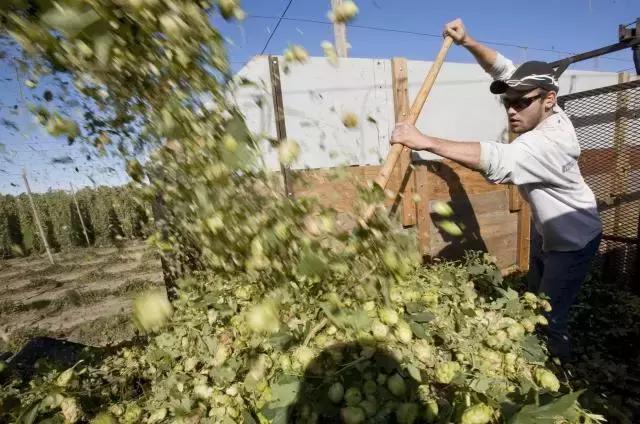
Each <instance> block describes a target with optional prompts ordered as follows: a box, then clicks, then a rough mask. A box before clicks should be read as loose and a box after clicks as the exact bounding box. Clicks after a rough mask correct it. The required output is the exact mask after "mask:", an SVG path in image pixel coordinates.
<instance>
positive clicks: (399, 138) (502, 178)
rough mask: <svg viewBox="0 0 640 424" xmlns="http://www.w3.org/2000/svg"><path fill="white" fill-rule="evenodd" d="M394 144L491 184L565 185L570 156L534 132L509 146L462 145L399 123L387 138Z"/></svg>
mask: <svg viewBox="0 0 640 424" xmlns="http://www.w3.org/2000/svg"><path fill="white" fill-rule="evenodd" d="M396 143H400V144H402V145H404V146H407V147H409V148H410V149H413V150H425V151H428V152H431V153H435V154H437V155H439V156H442V157H444V158H447V159H450V160H453V161H455V162H458V163H460V164H462V165H464V166H466V167H467V168H471V169H475V170H478V171H481V172H482V173H483V174H484V175H485V177H486V178H487V179H488V180H489V181H491V182H493V183H498V184H506V183H512V184H516V185H522V184H534V183H546V184H553V185H555V186H558V187H565V186H566V185H567V179H566V177H565V176H564V171H563V167H564V166H566V164H567V162H568V161H570V160H571V157H570V156H568V155H567V153H566V152H564V151H563V150H562V149H560V148H559V147H558V143H555V142H553V141H552V140H549V139H548V137H545V136H543V135H540V134H536V133H535V132H529V133H527V134H524V135H521V136H520V137H518V139H517V140H516V141H514V142H513V143H511V144H502V143H493V142H473V141H470V142H464V141H451V140H444V139H441V138H437V137H430V136H427V135H424V134H422V133H421V132H420V131H418V129H417V128H416V127H415V126H413V125H411V124H407V123H400V124H397V125H396V129H395V130H394V131H393V136H392V139H391V144H396ZM570 183H571V182H569V184H570Z"/></svg>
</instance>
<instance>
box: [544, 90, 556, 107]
mask: <svg viewBox="0 0 640 424" xmlns="http://www.w3.org/2000/svg"><path fill="white" fill-rule="evenodd" d="M557 98H558V93H556V92H555V91H550V92H548V93H547V95H546V97H545V98H544V108H545V110H550V109H551V108H553V106H555V104H556V101H557Z"/></svg>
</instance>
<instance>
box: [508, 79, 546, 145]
mask: <svg viewBox="0 0 640 424" xmlns="http://www.w3.org/2000/svg"><path fill="white" fill-rule="evenodd" d="M502 102H503V104H504V106H505V109H506V111H507V117H508V118H509V129H510V130H511V131H512V132H514V133H516V134H522V133H525V132H527V131H531V130H532V129H534V128H535V127H536V126H537V125H538V124H539V123H540V122H542V120H543V119H544V118H545V117H546V116H547V113H548V112H549V111H550V110H551V108H553V105H554V104H555V102H556V93H554V92H548V93H546V92H545V91H543V90H542V89H540V88H536V89H534V90H532V91H528V92H525V93H523V92H522V91H516V90H511V89H509V90H507V92H506V93H505V94H504V95H503V97H502Z"/></svg>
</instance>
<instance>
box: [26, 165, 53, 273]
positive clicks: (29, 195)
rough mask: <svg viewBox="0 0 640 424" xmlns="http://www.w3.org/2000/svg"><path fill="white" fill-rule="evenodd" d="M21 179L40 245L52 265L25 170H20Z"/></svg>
mask: <svg viewBox="0 0 640 424" xmlns="http://www.w3.org/2000/svg"><path fill="white" fill-rule="evenodd" d="M22 179H23V180H24V186H25V187H26V189H27V196H28V197H29V203H30V204H31V211H32V212H33V219H35V221H36V225H37V226H38V230H39V231H40V239H41V240H42V244H44V248H45V249H46V251H47V256H48V257H49V262H51V265H53V264H54V263H55V262H54V261H53V256H52V255H51V249H50V248H49V242H48V241H47V238H46V237H45V234H44V230H43V229H42V224H41V223H40V217H38V211H37V210H36V204H35V203H34V202H33V197H32V196H31V187H30V186H29V180H28V179H27V170H26V169H23V170H22Z"/></svg>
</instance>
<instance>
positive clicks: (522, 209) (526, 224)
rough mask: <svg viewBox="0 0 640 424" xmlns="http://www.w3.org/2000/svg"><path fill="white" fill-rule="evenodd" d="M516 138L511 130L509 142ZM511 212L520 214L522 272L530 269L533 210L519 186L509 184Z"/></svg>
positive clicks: (518, 246)
mask: <svg viewBox="0 0 640 424" xmlns="http://www.w3.org/2000/svg"><path fill="white" fill-rule="evenodd" d="M515 139H516V135H515V134H514V133H512V132H509V143H511V142H513V140H515ZM509 212H512V213H517V214H518V234H517V243H516V245H517V249H518V250H517V252H516V265H517V267H518V270H519V271H520V272H526V271H528V270H529V255H530V252H531V210H530V209H529V205H528V204H527V202H525V201H523V200H522V196H520V192H519V191H518V187H516V186H515V185H513V184H512V185H510V186H509Z"/></svg>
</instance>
